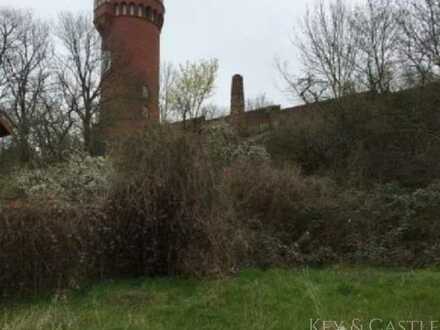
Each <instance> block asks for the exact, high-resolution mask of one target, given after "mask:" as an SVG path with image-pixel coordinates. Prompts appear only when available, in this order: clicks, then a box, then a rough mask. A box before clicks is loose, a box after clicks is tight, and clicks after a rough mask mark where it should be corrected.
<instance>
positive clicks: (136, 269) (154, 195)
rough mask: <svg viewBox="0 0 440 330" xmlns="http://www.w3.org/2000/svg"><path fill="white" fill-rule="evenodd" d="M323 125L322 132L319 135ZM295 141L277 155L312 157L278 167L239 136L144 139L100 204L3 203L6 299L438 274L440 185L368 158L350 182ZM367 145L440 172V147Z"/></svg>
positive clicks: (353, 138) (408, 166) (25, 199)
mask: <svg viewBox="0 0 440 330" xmlns="http://www.w3.org/2000/svg"><path fill="white" fill-rule="evenodd" d="M328 115H330V113H326V114H325V116H328ZM315 116H317V118H318V119H319V116H320V115H319V114H318V113H316V114H315ZM318 119H316V121H315V122H310V123H311V124H313V123H314V124H316V125H318V124H317V123H319V120H318ZM363 122H364V123H365V120H363ZM378 122H380V123H383V121H381V120H378ZM390 123H393V124H395V127H397V128H396V131H392V130H391V129H390V128H389V127H387V132H388V134H390V135H392V134H393V133H395V134H396V136H398V131H397V130H398V129H401V127H402V126H401V125H399V124H396V121H391V122H390ZM428 124H430V125H433V124H434V123H433V121H432V120H431V121H429V123H426V125H428ZM363 127H364V125H358V126H355V125H352V126H351V131H350V132H352V133H348V132H347V131H342V130H341V129H340V128H338V130H337V132H338V133H341V134H345V136H346V138H347V139H349V141H350V143H348V142H346V143H343V142H344V141H342V142H341V144H340V145H336V146H333V148H334V149H333V150H334V151H333V152H334V153H336V154H338V155H343V154H346V155H347V157H346V158H345V159H344V158H342V156H339V157H338V158H335V159H341V160H348V159H350V157H353V155H355V153H356V152H361V153H364V152H366V151H365V149H360V148H359V144H358V143H356V142H358V141H359V140H358V137H359V136H360V137H362V136H365V135H362V134H363V130H362V129H361V128H363ZM286 129H287V128H286ZM289 130H290V132H291V134H294V136H301V134H304V133H305V132H308V134H310V133H313V132H310V131H308V130H307V131H305V130H303V128H302V127H301V126H291V127H290V128H289ZM405 130H406V128H405ZM318 131H320V130H319V129H317V133H316V135H315V136H314V137H315V138H318V136H319V134H318ZM425 132H426V130H423V132H421V133H420V134H421V136H423V133H425ZM321 133H323V132H322V131H321ZM283 134H285V131H284V130H283V129H281V130H279V131H276V132H274V134H273V137H272V139H269V146H271V145H273V144H274V143H275V142H274V141H277V146H278V148H280V146H282V145H283V143H285V145H286V146H287V147H286V148H287V149H286V150H284V151H283V152H282V155H290V157H294V156H295V157H296V156H304V158H300V157H299V158H297V159H296V158H295V159H294V160H295V162H296V163H294V162H293V161H292V160H291V159H290V160H288V161H283V162H282V161H280V160H278V161H274V160H271V159H270V157H269V155H268V154H266V152H265V150H264V148H262V147H259V146H257V145H253V144H249V143H247V142H243V141H241V139H240V138H239V137H238V136H237V135H235V134H234V133H233V131H232V130H231V129H230V128H228V127H227V126H220V127H213V128H209V129H207V130H206V132H205V133H204V134H202V135H193V134H189V133H185V132H180V131H176V130H175V129H172V128H168V127H150V128H149V129H148V130H147V132H146V133H145V135H143V136H138V137H133V138H130V139H128V140H126V141H124V142H123V143H121V144H120V145H118V146H115V147H114V149H113V156H112V157H113V166H114V169H115V171H114V174H113V175H112V176H111V178H110V179H109V181H110V183H109V186H108V191H106V193H105V194H103V195H101V197H100V198H93V197H90V198H89V199H81V198H77V199H74V200H72V201H70V202H66V201H65V200H63V201H59V200H58V199H57V196H50V195H49V196H48V195H47V194H41V195H40V196H38V197H37V198H35V197H32V198H30V197H29V196H26V194H25V192H21V193H20V192H16V194H22V195H21V197H20V198H19V200H20V202H19V204H18V205H17V202H15V203H9V204H6V203H5V204H3V206H2V208H1V213H0V226H1V230H0V232H1V237H0V244H1V249H0V264H1V265H2V266H1V273H0V283H1V291H2V294H3V295H6V296H8V295H11V294H17V293H22V294H26V293H27V294H29V293H36V292H41V290H45V289H54V288H66V287H76V286H78V285H81V284H82V283H84V281H87V280H94V279H103V278H114V277H121V276H122V277H136V276H143V275H149V276H157V275H161V276H162V275H183V276H196V277H200V276H224V275H227V274H232V273H234V272H236V271H238V270H239V269H240V268H242V267H245V266H256V267H270V266H278V267H289V266H303V265H312V266H320V265H329V264H335V263H352V264H368V265H383V266H385V265H386V266H391V265H394V266H406V267H425V266H433V265H438V264H439V263H440V244H439V243H438V242H439V233H440V228H439V227H440V224H439V222H438V221H437V219H438V216H439V211H438V210H440V208H439V206H440V183H438V181H437V180H436V179H437V178H436V177H435V175H432V179H431V180H429V179H428V176H426V177H423V176H420V177H419V178H420V179H421V180H422V179H423V180H422V181H420V182H422V183H423V184H422V183H420V182H418V183H417V184H416V183H414V182H413V181H412V180H409V181H408V182H410V184H406V183H407V182H406V181H405V180H402V181H401V182H403V183H405V184H402V183H401V182H400V181H399V180H398V179H396V176H395V172H394V171H390V172H387V171H386V170H385V169H386V166H387V165H388V163H386V162H381V160H380V159H378V162H376V163H375V164H377V165H375V166H377V172H376V169H371V168H370V167H371V166H372V165H371V159H372V158H373V157H372V156H368V157H366V158H365V161H364V162H362V159H363V158H362V157H358V161H357V162H356V163H355V165H356V167H355V168H356V170H357V171H347V174H346V178H347V179H346V182H343V181H342V180H341V179H342V175H343V172H342V167H338V166H334V167H332V162H331V160H332V159H331V158H329V163H327V164H326V165H325V166H324V165H322V167H317V168H316V169H313V168H312V169H308V168H307V166H306V165H304V164H307V163H304V164H302V163H301V161H302V159H305V160H307V156H308V155H309V154H308V153H306V152H305V153H304V154H303V155H302V154H301V153H300V152H299V151H298V150H296V149H294V148H295V147H297V146H296V145H295V144H292V143H290V141H292V140H287V139H286V141H283ZM326 134H328V135H327V137H332V134H335V133H331V132H329V133H326ZM349 134H352V135H349ZM288 136H289V138H290V137H291V135H290V134H289V135H288ZM368 136H369V138H372V139H373V141H375V143H372V144H371V145H370V148H369V149H366V150H367V151H368V152H370V153H373V154H379V155H381V154H383V155H385V156H387V157H391V155H389V153H390V150H397V152H396V153H395V154H394V155H395V157H396V158H395V161H396V162H398V164H400V165H399V166H402V168H401V169H402V171H404V172H409V173H411V172H413V171H415V169H414V165H413V162H411V161H406V162H405V159H407V160H408V159H409V160H412V159H413V158H411V157H409V154H406V152H408V151H407V150H408V149H409V150H414V149H415V150H416V151H418V150H427V153H426V154H421V156H422V159H427V160H428V161H426V162H421V163H417V165H418V166H422V169H423V170H425V171H426V172H432V173H435V172H434V171H433V170H435V168H432V166H433V165H431V164H434V165H435V166H437V164H436V163H435V162H432V160H433V158H431V157H434V156H433V155H435V151H436V150H435V146H436V144H434V143H433V142H432V140H431V139H426V140H424V139H420V140H416V139H407V140H404V143H398V142H401V141H400V140H394V141H393V140H391V139H387V140H384V141H383V142H382V143H379V142H380V140H379V136H381V135H380V134H379V133H378V135H377V136H376V137H371V136H370V135H368ZM375 138H377V140H374V139H375ZM307 140H308V141H309V143H311V144H312V145H313V143H316V141H315V140H313V139H309V138H308V139H307ZM293 141H295V140H293ZM302 141H303V140H302ZM324 141H325V138H324ZM415 141H418V142H417V143H415ZM426 141H429V144H427V143H428V142H426ZM301 143H303V142H301ZM409 143H413V145H408V144H409ZM427 145H428V146H429V147H430V148H427V147H426V146H427ZM349 146H351V148H350V147H349ZM399 146H400V149H399V148H397V147H399ZM391 147H393V148H394V149H391ZM289 148H293V149H289ZM387 148H390V149H387ZM269 150H272V147H269ZM291 150H294V151H293V152H291ZM322 150H325V149H322ZM318 151H319V149H318ZM272 152H273V154H272V156H273V157H274V158H275V159H277V158H279V156H280V154H279V153H277V152H275V151H272ZM290 152H291V153H290ZM411 152H413V151H411ZM431 152H432V153H431ZM318 155H319V153H318ZM330 155H331V154H330ZM298 164H299V165H303V167H304V168H306V170H307V172H308V173H307V175H303V174H302V173H301V167H300V166H299V165H298ZM381 164H383V165H381ZM420 164H421V165H420ZM337 165H339V164H337ZM339 166H340V165H339ZM345 166H347V165H345ZM381 166H383V167H381ZM403 166H404V167H403ZM323 168H324V169H326V170H327V171H323V172H321V171H322V169H323ZM347 168H349V167H348V166H347ZM416 169H417V171H418V170H419V169H420V167H417V168H416ZM356 173H362V175H360V174H356ZM365 173H373V174H372V175H371V176H367V175H365ZM375 173H381V175H380V176H377V177H376V176H374V174H375ZM386 173H391V175H390V176H386ZM318 174H319V176H318ZM323 174H326V175H325V176H323ZM397 178H398V177H397ZM356 182H359V184H355V183H356ZM366 182H367V183H368V184H365V183H366ZM77 193H78V194H79V193H81V192H77ZM18 196H20V195H18Z"/></svg>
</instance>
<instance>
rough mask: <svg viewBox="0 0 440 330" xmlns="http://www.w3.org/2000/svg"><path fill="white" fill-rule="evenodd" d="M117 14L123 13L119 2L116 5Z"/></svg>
mask: <svg viewBox="0 0 440 330" xmlns="http://www.w3.org/2000/svg"><path fill="white" fill-rule="evenodd" d="M115 15H116V16H119V15H121V7H120V6H119V4H118V3H117V4H116V5H115Z"/></svg>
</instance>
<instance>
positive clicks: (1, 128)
mask: <svg viewBox="0 0 440 330" xmlns="http://www.w3.org/2000/svg"><path fill="white" fill-rule="evenodd" d="M11 134H12V129H11V126H10V124H9V121H8V120H7V119H6V118H5V117H4V116H2V115H0V138H2V137H5V136H8V135H11Z"/></svg>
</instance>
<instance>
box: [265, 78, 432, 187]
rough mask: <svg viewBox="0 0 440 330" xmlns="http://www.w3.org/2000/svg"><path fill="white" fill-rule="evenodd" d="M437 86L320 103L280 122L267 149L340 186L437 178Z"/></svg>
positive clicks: (411, 183) (407, 183) (416, 182)
mask: <svg viewBox="0 0 440 330" xmlns="http://www.w3.org/2000/svg"><path fill="white" fill-rule="evenodd" d="M438 88H439V86H438V85H437V84H434V85H430V86H427V87H424V88H418V89H413V90H408V91H405V92H399V93H394V94H387V95H380V96H377V95H372V94H363V95H360V96H357V97H349V98H346V99H343V100H340V101H334V102H328V103H322V104H321V105H317V106H316V107H315V108H311V110H310V111H304V112H299V113H297V114H295V115H294V116H291V118H290V120H288V121H285V122H283V123H282V125H281V126H280V127H279V128H278V129H277V130H276V131H274V132H273V134H271V136H270V137H269V138H268V140H267V147H268V150H269V152H270V153H271V154H272V156H273V157H274V159H276V160H278V161H292V162H295V163H297V164H299V165H300V166H301V167H302V168H303V169H304V171H305V173H306V174H314V175H324V176H331V177H333V178H334V179H336V180H338V182H340V183H343V184H349V185H351V184H355V185H357V186H358V185H367V186H371V185H372V184H375V183H392V182H398V183H399V184H401V185H404V186H407V187H413V188H417V187H420V186H426V185H428V184H430V183H431V182H432V181H433V180H434V179H438V178H440V167H439V164H438V162H437V159H439V156H440V140H439V137H440V136H439V135H438V131H439V128H440V116H439V112H438V107H439V105H440V99H439V97H438V95H437V90H438Z"/></svg>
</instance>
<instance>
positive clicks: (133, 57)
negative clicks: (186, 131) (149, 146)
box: [95, 0, 165, 137]
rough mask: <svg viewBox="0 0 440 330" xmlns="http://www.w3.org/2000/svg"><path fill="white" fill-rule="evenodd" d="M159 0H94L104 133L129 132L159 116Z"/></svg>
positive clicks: (162, 9)
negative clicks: (100, 43) (100, 38)
mask: <svg viewBox="0 0 440 330" xmlns="http://www.w3.org/2000/svg"><path fill="white" fill-rule="evenodd" d="M164 14H165V7H164V5H163V1H162V0H133V1H123V0H95V26H96V28H97V30H98V31H99V33H100V35H101V37H102V57H103V61H102V62H103V64H102V75H103V87H102V98H101V99H102V105H101V112H100V125H101V126H102V128H103V132H104V136H106V137H109V135H110V136H114V135H117V134H119V133H124V134H125V133H130V132H131V131H133V130H139V129H142V128H144V127H145V125H146V123H147V122H148V121H159V119H160V112H159V70H160V33H161V29H162V25H163V22H164Z"/></svg>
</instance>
